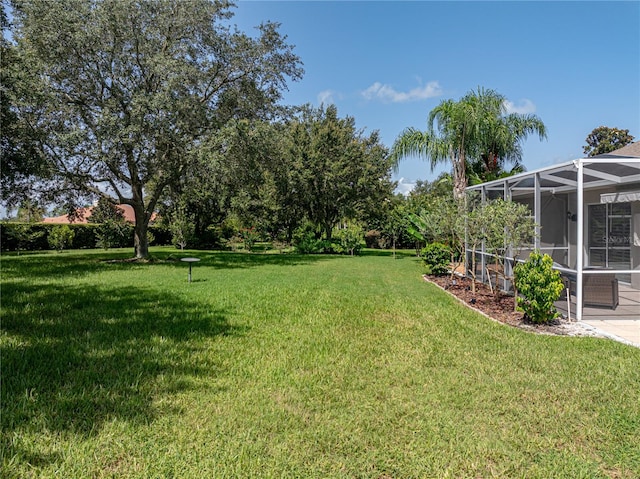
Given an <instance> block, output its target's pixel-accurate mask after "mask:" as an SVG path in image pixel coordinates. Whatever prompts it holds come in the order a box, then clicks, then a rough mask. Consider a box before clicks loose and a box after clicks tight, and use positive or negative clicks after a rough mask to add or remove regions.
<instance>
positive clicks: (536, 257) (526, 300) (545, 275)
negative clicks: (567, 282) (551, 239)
mask: <svg viewBox="0 0 640 479" xmlns="http://www.w3.org/2000/svg"><path fill="white" fill-rule="evenodd" d="M515 275H516V278H515V287H516V289H517V291H518V292H519V293H520V295H521V296H519V297H518V298H517V301H518V309H519V310H520V311H522V312H524V315H525V319H528V320H529V321H531V322H533V323H536V324H544V323H548V322H550V321H552V320H554V319H555V318H557V317H558V311H557V310H556V308H555V306H554V304H553V303H555V302H556V301H557V300H558V298H559V297H560V294H561V293H562V290H563V288H564V286H563V283H562V279H561V278H560V272H559V271H556V270H554V269H553V259H552V258H551V256H549V255H546V254H544V255H541V254H540V253H538V252H533V253H531V255H529V259H528V260H527V261H526V262H525V263H521V264H519V265H517V266H516V267H515Z"/></svg>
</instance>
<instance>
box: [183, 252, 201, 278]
mask: <svg viewBox="0 0 640 479" xmlns="http://www.w3.org/2000/svg"><path fill="white" fill-rule="evenodd" d="M180 261H184V262H185V263H189V283H191V265H192V264H193V263H197V262H198V261H200V258H181V259H180Z"/></svg>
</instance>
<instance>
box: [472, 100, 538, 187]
mask: <svg viewBox="0 0 640 479" xmlns="http://www.w3.org/2000/svg"><path fill="white" fill-rule="evenodd" d="M461 101H462V102H469V103H470V104H472V105H474V109H475V110H476V111H479V112H481V117H480V121H479V122H478V124H477V131H476V133H477V137H476V138H475V141H474V147H475V148H476V150H475V151H474V152H473V153H471V154H469V155H468V156H469V158H470V159H471V161H470V164H471V165H470V166H471V169H472V170H473V171H475V172H476V174H478V175H479V177H480V179H481V180H483V181H489V180H492V179H496V178H502V177H505V176H509V175H510V174H515V173H520V172H522V171H524V166H523V165H522V163H521V160H522V141H523V140H525V139H526V138H527V137H528V136H529V135H531V134H537V135H538V136H539V138H540V140H542V139H544V138H546V136H547V132H546V127H545V125H544V123H543V122H542V120H540V118H538V117H537V116H536V115H531V114H520V113H507V109H506V98H505V97H504V96H503V95H500V94H499V93H497V92H496V91H494V90H488V89H484V88H478V90H477V92H476V91H472V92H470V93H468V94H467V95H466V96H465V97H464V98H463V99H462V100H461ZM506 163H512V164H513V168H512V169H511V171H506V170H505V165H506Z"/></svg>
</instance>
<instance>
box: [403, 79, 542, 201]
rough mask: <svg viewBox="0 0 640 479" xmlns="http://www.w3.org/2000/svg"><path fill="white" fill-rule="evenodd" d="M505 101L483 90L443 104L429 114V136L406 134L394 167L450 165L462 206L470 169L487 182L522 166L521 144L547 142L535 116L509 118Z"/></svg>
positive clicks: (410, 131)
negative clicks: (413, 160) (508, 167)
mask: <svg viewBox="0 0 640 479" xmlns="http://www.w3.org/2000/svg"><path fill="white" fill-rule="evenodd" d="M505 100H506V98H505V97H504V96H502V95H500V94H499V93H497V92H495V91H494V90H489V89H484V88H478V90H477V91H471V92H469V93H467V94H466V95H465V96H464V97H462V99H460V100H459V101H453V100H444V101H443V102H441V103H440V104H439V105H438V106H436V107H435V108H434V109H433V110H431V112H430V113H429V118H428V120H427V126H428V128H427V131H424V132H422V131H420V130H417V129H415V128H407V129H405V130H404V131H403V132H402V133H401V134H400V136H399V137H398V138H397V139H396V141H395V142H394V144H393V146H392V149H391V159H392V161H393V165H394V166H395V167H396V168H397V166H398V163H399V161H400V160H401V159H402V158H404V157H407V156H418V157H422V158H425V159H428V160H430V162H431V168H432V169H433V168H434V167H435V166H436V165H437V164H438V163H442V162H447V161H450V162H451V166H452V169H453V195H454V197H455V198H456V199H457V200H461V199H462V198H463V197H464V189H465V187H466V186H467V170H470V169H471V166H470V165H473V166H474V167H473V170H474V171H476V173H477V174H480V176H482V175H485V176H486V177H487V178H489V177H490V175H493V176H496V177H497V176H499V175H500V174H501V173H502V172H503V168H504V165H505V163H506V162H513V163H515V164H516V167H518V166H521V165H520V160H521V158H522V146H521V141H522V140H524V139H525V138H526V137H527V136H528V135H529V134H531V133H538V135H539V136H540V138H541V139H542V138H545V137H546V128H545V126H544V124H543V123H542V121H541V120H540V119H539V118H538V117H537V116H535V115H522V114H517V113H511V114H507V112H506V107H505ZM434 126H437V128H434ZM515 171H518V170H517V169H516V170H515Z"/></svg>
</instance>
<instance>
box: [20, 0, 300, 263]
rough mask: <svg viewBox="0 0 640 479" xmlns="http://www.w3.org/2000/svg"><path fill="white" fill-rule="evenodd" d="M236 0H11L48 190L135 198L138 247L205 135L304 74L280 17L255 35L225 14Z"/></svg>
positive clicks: (139, 251) (28, 118) (25, 119)
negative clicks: (164, 196) (281, 29)
mask: <svg viewBox="0 0 640 479" xmlns="http://www.w3.org/2000/svg"><path fill="white" fill-rule="evenodd" d="M231 7H233V4H232V3H231V2H228V1H224V0H223V1H215V2H214V1H208V0H190V1H188V2H175V1H172V0H140V1H137V2H122V1H118V0H104V1H98V0H59V1H56V2H50V1H47V0H30V1H24V2H23V1H17V0H16V1H15V2H14V15H15V20H16V24H15V28H14V30H13V36H14V38H15V41H16V53H17V55H18V56H19V59H20V61H22V62H25V63H28V65H29V70H28V71H29V72H30V75H29V76H28V78H19V80H18V81H19V82H22V84H21V85H20V86H21V88H16V89H15V90H16V91H18V92H31V93H30V94H29V95H26V94H22V95H21V94H16V95H15V97H13V98H12V99H11V100H12V105H13V108H12V112H13V113H15V115H16V122H17V123H18V124H20V125H22V126H24V127H25V128H27V129H29V132H30V139H31V141H32V144H33V145H35V146H36V147H37V149H38V151H39V153H40V157H41V158H42V161H43V162H46V165H47V168H46V169H47V171H48V172H49V173H50V174H49V176H48V178H47V181H46V183H45V182H42V183H39V186H42V187H43V189H46V190H47V191H56V192H57V194H58V195H60V194H62V192H64V193H66V194H70V193H72V192H73V193H77V194H79V195H85V196H91V195H93V196H108V197H111V198H113V199H114V200H116V201H117V202H118V203H123V204H129V205H131V206H132V207H133V209H134V212H135V218H136V228H135V251H136V256H137V257H139V258H142V257H145V256H147V254H148V243H147V239H146V238H147V236H146V230H147V226H148V222H149V219H150V217H151V215H152V213H153V212H154V210H155V208H156V205H157V202H158V200H159V198H160V197H161V195H162V194H163V192H164V191H166V189H167V188H168V187H169V186H170V185H171V184H172V183H174V182H176V181H177V180H178V179H179V178H180V177H181V176H182V175H184V174H185V173H186V172H187V171H188V170H189V169H190V167H191V164H192V162H193V158H194V157H195V154H194V153H195V151H196V150H197V149H198V146H199V145H200V144H201V142H202V139H203V138H205V137H206V135H208V134H211V132H212V131H216V130H217V129H219V128H221V126H223V125H224V124H225V123H226V122H228V121H229V120H230V119H234V118H269V117H270V116H272V115H274V114H275V106H276V105H277V103H278V101H279V100H280V99H281V92H282V90H283V89H285V88H286V80H287V79H288V78H290V79H293V80H297V79H299V78H300V77H301V75H302V69H301V64H300V61H299V59H298V57H297V56H296V55H295V54H294V53H293V51H292V47H291V46H289V45H287V44H286V43H285V38H283V37H282V36H281V35H280V34H279V32H278V25H277V24H274V23H263V24H262V25H260V26H259V27H258V34H257V36H256V37H255V38H252V37H250V36H248V35H246V34H244V33H241V32H239V31H237V30H236V29H235V28H233V27H230V26H229V25H228V22H227V20H229V19H230V18H231V16H232V13H231V10H230V9H231Z"/></svg>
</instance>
